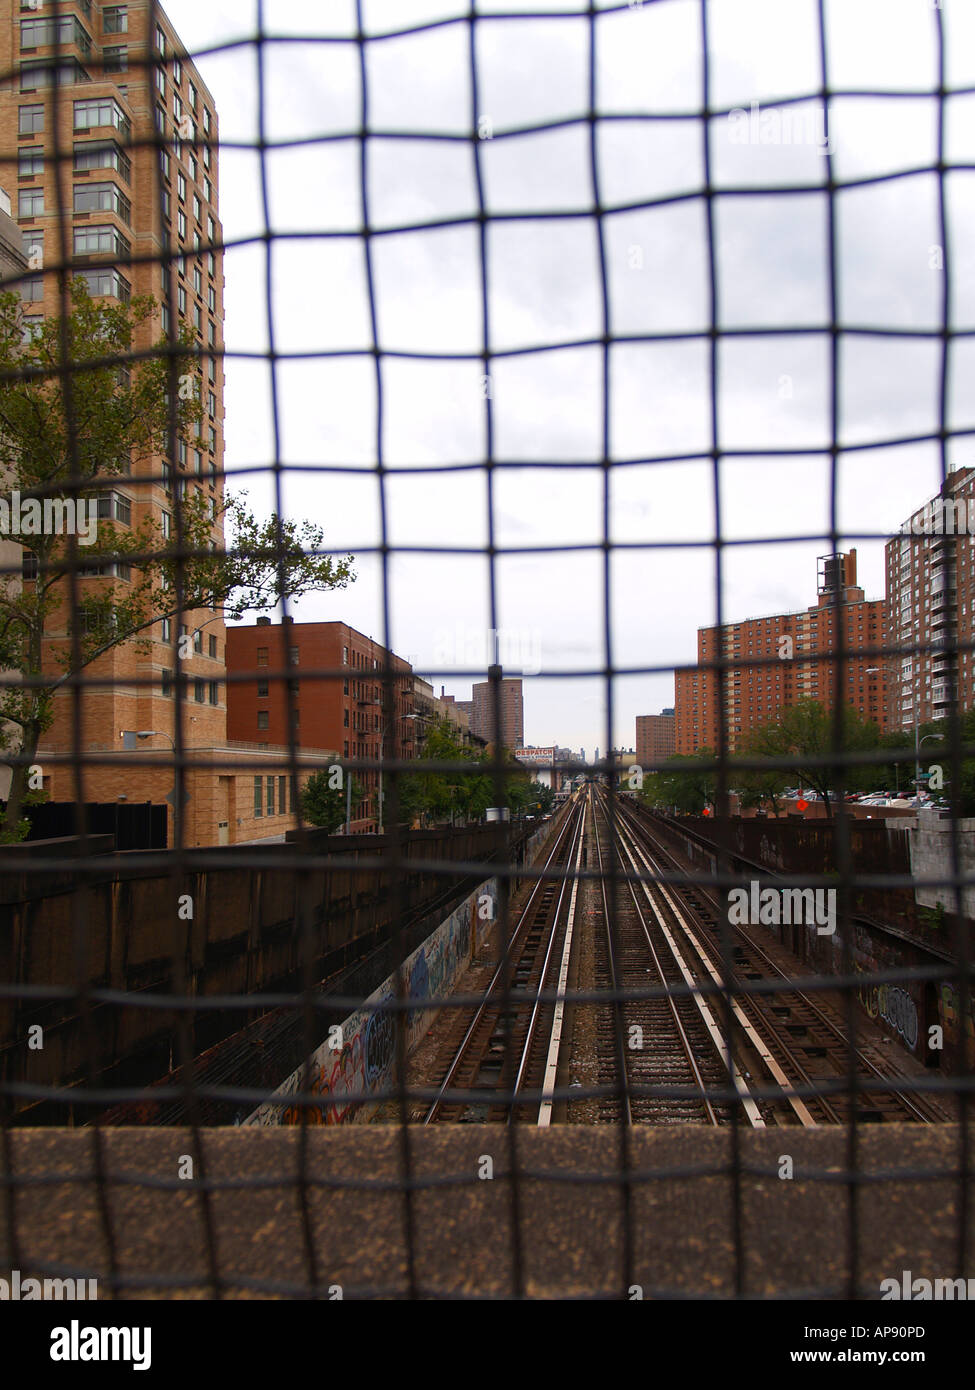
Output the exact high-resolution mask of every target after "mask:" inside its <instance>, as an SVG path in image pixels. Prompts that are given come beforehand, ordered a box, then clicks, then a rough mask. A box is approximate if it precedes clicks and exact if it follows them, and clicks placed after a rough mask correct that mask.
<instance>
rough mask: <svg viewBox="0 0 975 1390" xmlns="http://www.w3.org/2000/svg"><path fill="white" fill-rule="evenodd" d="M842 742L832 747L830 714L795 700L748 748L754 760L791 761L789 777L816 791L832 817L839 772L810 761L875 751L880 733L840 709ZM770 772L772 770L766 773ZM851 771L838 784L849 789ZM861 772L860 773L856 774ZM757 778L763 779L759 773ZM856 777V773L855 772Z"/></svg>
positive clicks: (833, 736) (849, 711)
mask: <svg viewBox="0 0 975 1390" xmlns="http://www.w3.org/2000/svg"><path fill="white" fill-rule="evenodd" d="M841 727H842V739H841V743H840V747H839V749H838V748H837V746H836V731H835V722H834V716H833V712H832V710H828V709H826V708H825V707H824V706H823V705H822V704H820V702H819V701H818V700H798V701H796V703H795V704H794V705H787V706H785V708H784V709H783V710H782V712H781V715H780V717H779V719H778V720H777V721H776V722H775V723H772V724H766V725H765V726H764V727H763V728H760V729H756V730H755V732H754V734H753V735H752V738H751V739H750V740H749V748H750V750H751V752H752V753H753V754H754V755H755V756H757V757H769V758H792V759H793V769H789V770H788V775H789V776H790V777H797V778H798V779H799V780H800V781H801V783H802V785H803V786H804V787H809V788H811V789H812V790H813V791H817V792H818V793H819V795H820V796H821V797H822V799H823V804H824V806H825V809H826V814H827V816H831V815H832V814H833V808H832V796H833V792H834V788H836V787H837V786H838V785H839V783H840V781H841V771H842V770H841V769H840V768H839V767H838V766H837V765H836V764H831V763H829V762H828V761H827V762H824V763H822V764H820V763H817V762H814V761H813V759H818V758H826V759H828V758H829V757H830V755H831V754H835V753H836V752H837V751H840V752H844V753H857V752H865V751H868V750H870V749H874V748H876V747H877V745H878V743H879V741H880V731H879V729H878V728H877V725H876V724H875V723H874V722H873V720H868V719H864V717H863V716H862V715H861V714H860V712H859V710H856V709H854V708H853V706H852V705H844V706H843V710H842V715H841ZM769 771H770V772H774V769H769ZM853 771H854V769H852V768H851V769H850V770H849V771H848V772H843V776H842V780H843V782H844V783H845V784H846V785H849V783H850V781H851V780H855V779H851V774H852V773H853ZM860 771H862V769H861V770H860ZM759 775H764V773H763V772H760V774H759ZM857 775H859V771H858V772H857Z"/></svg>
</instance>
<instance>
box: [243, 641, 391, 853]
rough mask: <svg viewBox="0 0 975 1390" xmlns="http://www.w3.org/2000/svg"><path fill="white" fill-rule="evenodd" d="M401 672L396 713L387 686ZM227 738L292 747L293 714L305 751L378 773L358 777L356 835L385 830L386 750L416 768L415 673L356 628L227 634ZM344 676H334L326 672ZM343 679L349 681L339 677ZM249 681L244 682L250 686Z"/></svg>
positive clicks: (359, 772)
mask: <svg viewBox="0 0 975 1390" xmlns="http://www.w3.org/2000/svg"><path fill="white" fill-rule="evenodd" d="M387 663H388V665H389V666H390V668H391V669H392V671H393V673H394V674H393V682H394V689H393V692H392V695H393V707H392V709H390V708H389V703H388V700H387V694H388V690H387V687H386V686H385V685H384V683H383V673H384V669H385V668H386V666H387ZM227 669H228V672H229V674H230V676H231V677H232V679H231V681H230V683H229V687H228V699H229V709H228V716H227V728H228V731H229V733H230V736H231V737H232V738H233V739H241V740H244V739H246V740H250V741H256V743H257V746H258V747H260V746H261V741H262V740H263V739H267V740H268V741H269V742H270V743H276V744H281V743H286V742H287V741H288V716H289V710H290V711H292V712H293V716H294V722H293V728H294V736H295V741H296V743H300V745H301V747H302V748H303V749H306V750H307V749H308V748H309V747H310V748H312V749H334V750H335V756H339V757H341V758H342V759H346V758H347V759H349V760H350V761H352V762H355V761H356V760H365V761H366V762H367V763H369V764H374V765H375V766H367V767H365V768H359V769H353V773H352V775H353V777H354V778H355V780H356V781H357V782H358V783H359V784H360V786H361V787H362V789H363V791H364V792H365V797H364V799H363V801H362V802H361V803H360V805H359V807H358V813H357V815H356V816H355V818H354V819H353V820H352V822H351V829H352V831H353V832H354V833H364V832H368V831H373V830H375V829H376V828H377V824H378V819H379V815H378V812H379V804H378V803H379V772H378V760H379V756H380V748H381V747H382V750H383V753H384V756H385V757H386V758H387V759H389V758H411V757H413V756H414V753H415V745H416V738H417V734H416V712H415V708H414V697H413V671H412V667H411V666H410V664H409V662H407V661H404V660H403V659H402V657H398V656H396V655H395V654H392V653H387V651H386V648H385V647H383V646H382V645H381V644H380V643H379V642H376V641H374V640H373V638H371V637H367V636H365V634H364V633H361V632H357V631H356V629H355V628H353V627H349V625H348V624H347V623H296V622H292V621H286V622H281V623H272V622H271V620H270V618H258V620H257V623H256V624H255V625H253V626H250V625H246V626H243V625H242V626H240V627H231V628H229V629H228V630H227ZM328 671H331V672H334V673H335V674H332V675H326V674H324V673H325V672H328ZM339 673H341V674H339ZM241 677H244V678H245V679H241Z"/></svg>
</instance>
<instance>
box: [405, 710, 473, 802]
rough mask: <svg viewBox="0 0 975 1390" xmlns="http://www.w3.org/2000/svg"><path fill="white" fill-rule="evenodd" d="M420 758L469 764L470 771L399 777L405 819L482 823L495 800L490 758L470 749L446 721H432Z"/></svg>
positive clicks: (421, 748) (410, 774) (425, 736)
mask: <svg viewBox="0 0 975 1390" xmlns="http://www.w3.org/2000/svg"><path fill="white" fill-rule="evenodd" d="M419 757H420V759H421V760H422V761H424V762H434V763H436V762H443V763H466V764H468V765H469V770H468V768H462V769H453V770H444V771H443V772H438V771H435V770H432V769H431V770H428V771H424V772H410V773H405V774H400V777H399V781H398V783H397V793H398V797H399V806H400V814H401V816H402V818H403V819H410V820H413V819H419V820H420V821H421V822H422V821H424V820H426V819H429V820H432V821H435V822H443V821H445V820H449V821H450V823H451V824H453V822H454V819H455V817H457V816H460V817H461V818H462V819H463V820H465V821H466V820H479V819H480V817H481V816H483V814H484V812H485V811H486V810H487V808H488V807H489V806H491V805H492V804H493V800H492V780H491V770H490V767H489V766H487V755H486V754H485V753H484V752H482V751H481V750H477V751H475V750H473V749H471V748H468V747H467V745H466V744H465V743H464V742H463V739H462V737H461V734H460V733H459V731H458V729H457V727H456V725H454V724H452V723H451V722H450V720H449V719H447V718H446V717H443V718H438V719H435V720H433V722H432V723H431V724H430V725H429V727H428V728H427V730H426V733H425V735H424V737H423V741H422V744H421V746H420V751H419Z"/></svg>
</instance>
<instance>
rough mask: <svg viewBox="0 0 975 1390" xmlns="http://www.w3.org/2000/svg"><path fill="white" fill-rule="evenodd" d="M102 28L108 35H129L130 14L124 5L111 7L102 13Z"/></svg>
mask: <svg viewBox="0 0 975 1390" xmlns="http://www.w3.org/2000/svg"><path fill="white" fill-rule="evenodd" d="M102 28H103V29H104V31H105V33H106V34H127V33H128V32H129V12H128V10H127V9H126V7H125V6H124V5H109V6H108V8H107V9H105V10H104V11H103V12H102Z"/></svg>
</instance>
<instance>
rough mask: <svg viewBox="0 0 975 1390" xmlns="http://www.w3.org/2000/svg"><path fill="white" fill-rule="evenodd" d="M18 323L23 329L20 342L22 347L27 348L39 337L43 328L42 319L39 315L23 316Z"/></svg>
mask: <svg viewBox="0 0 975 1390" xmlns="http://www.w3.org/2000/svg"><path fill="white" fill-rule="evenodd" d="M20 323H21V327H22V329H23V334H22V336H21V342H22V343H23V345H24V347H28V346H29V345H30V344H31V343H33V342H36V341H37V339H38V338H39V337H40V336H41V333H42V331H43V328H44V319H43V316H42V315H41V314H24V315H23V317H22V318H21V320H20Z"/></svg>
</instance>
